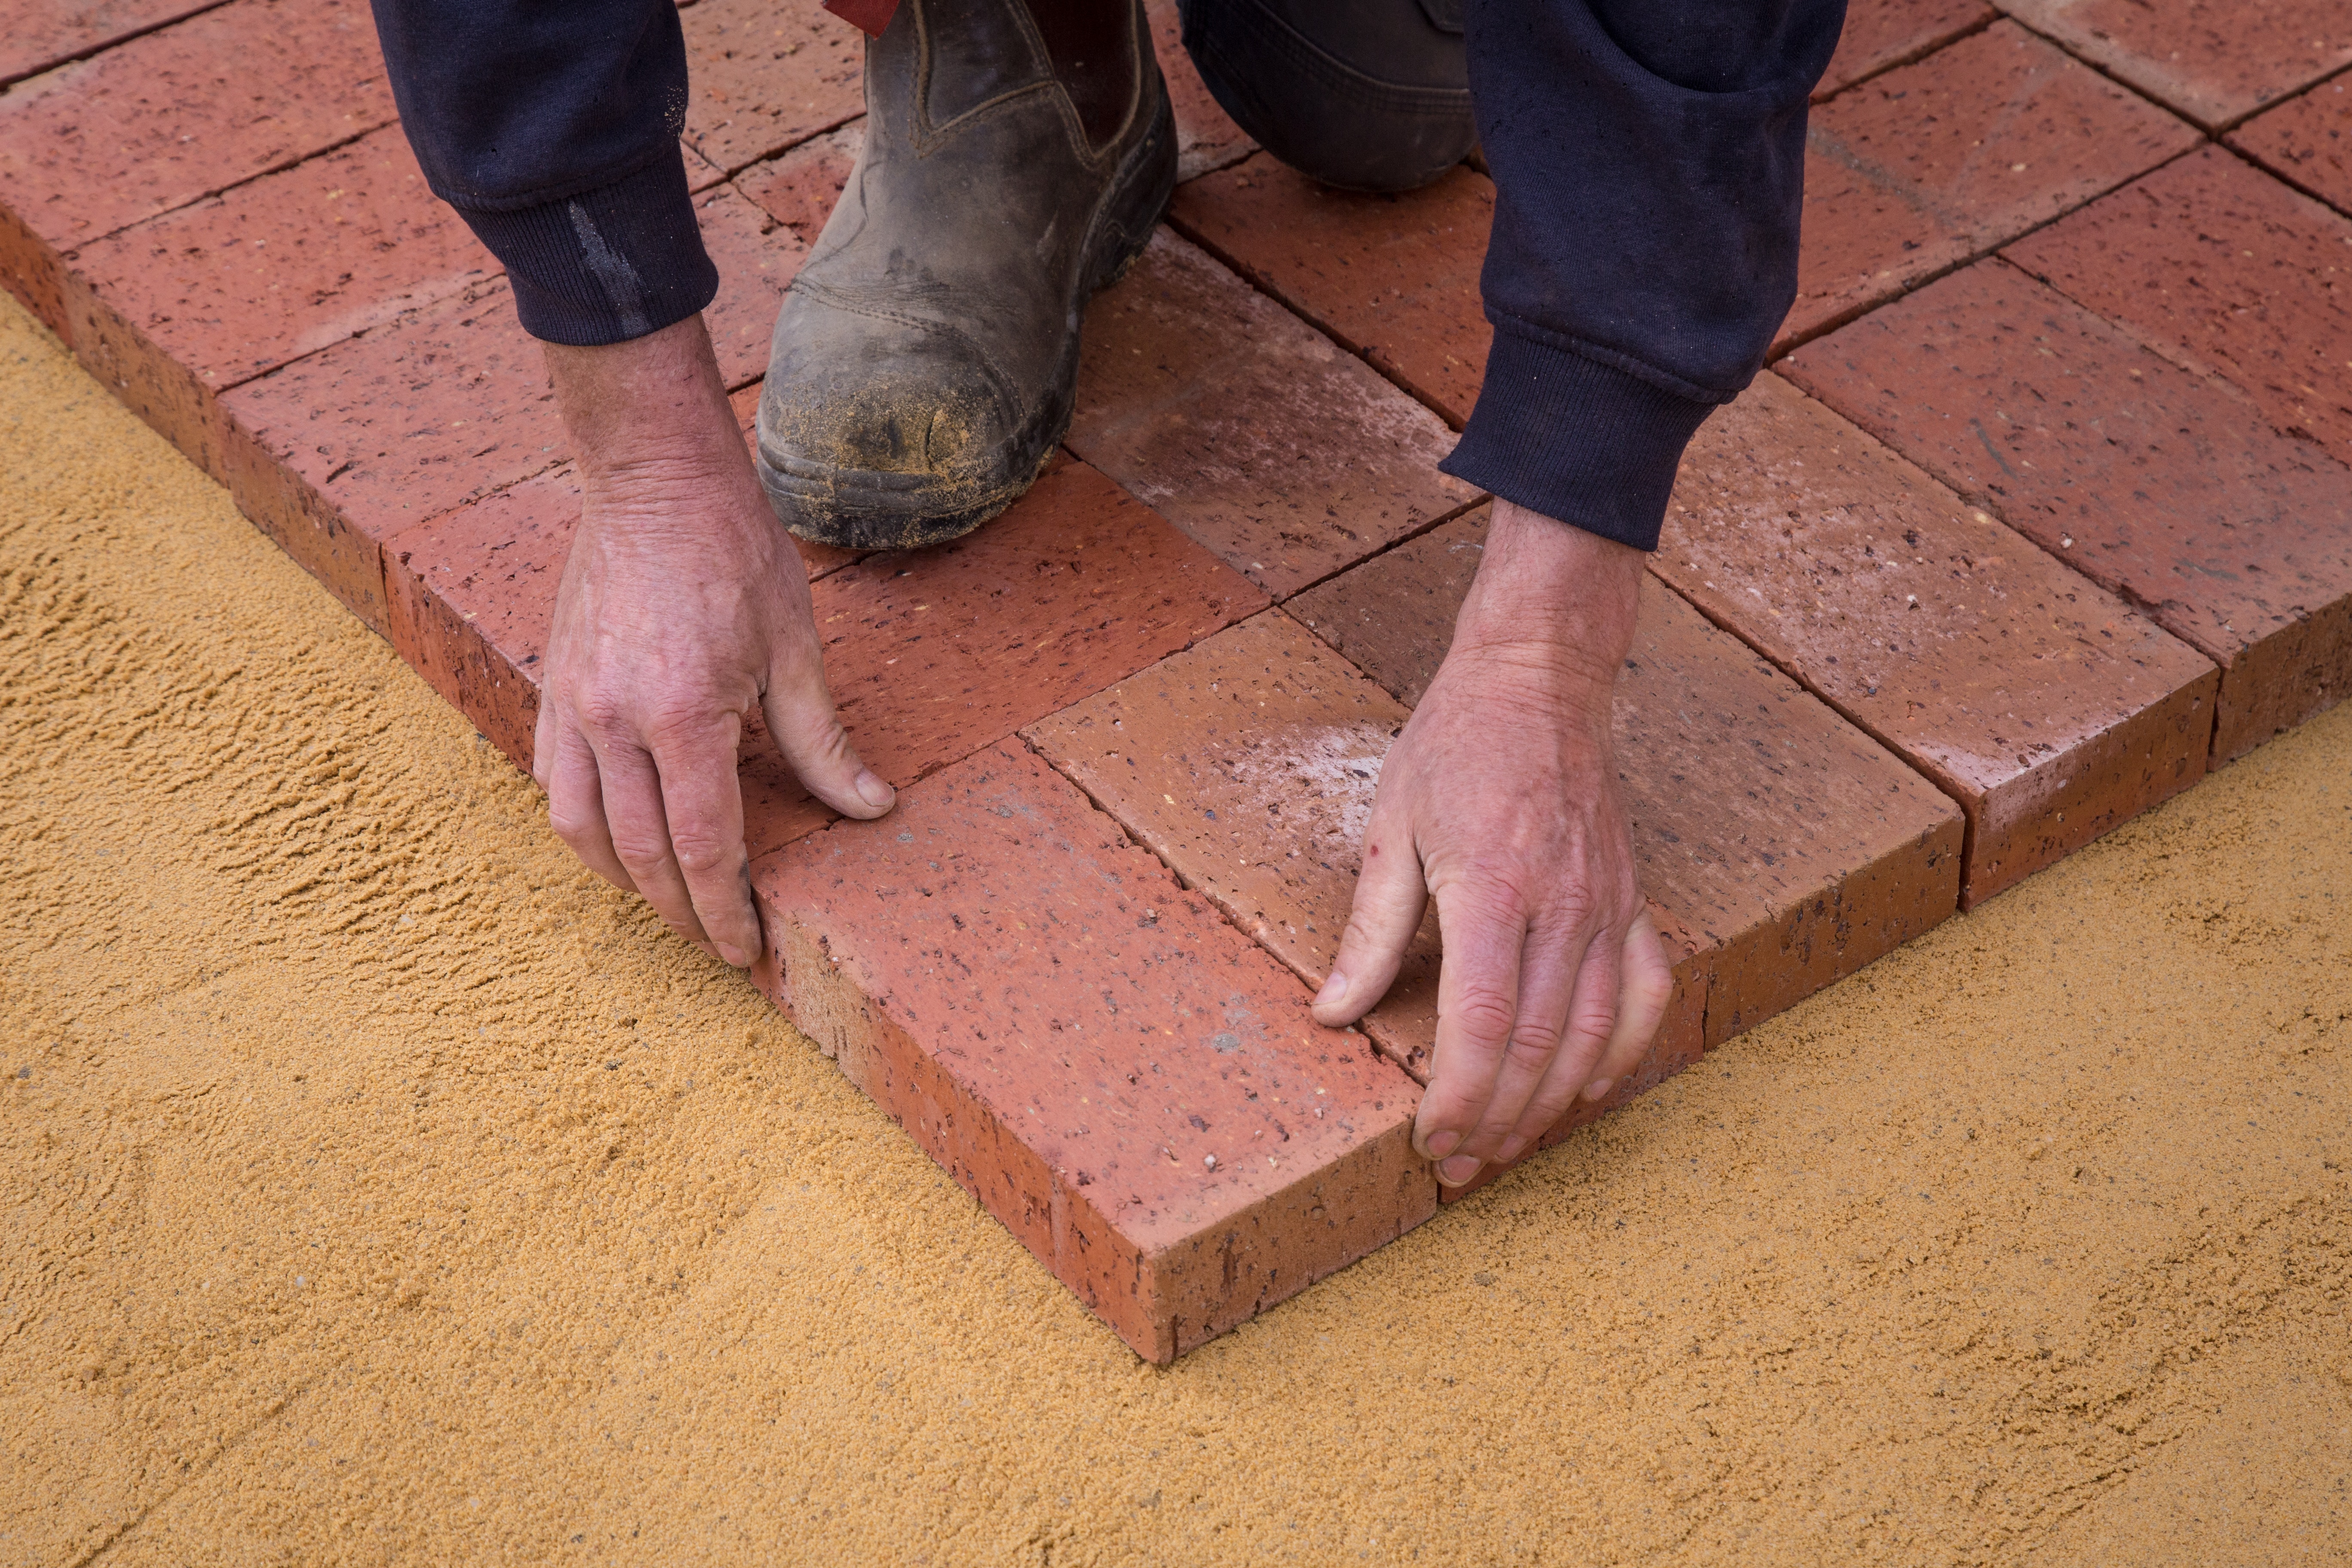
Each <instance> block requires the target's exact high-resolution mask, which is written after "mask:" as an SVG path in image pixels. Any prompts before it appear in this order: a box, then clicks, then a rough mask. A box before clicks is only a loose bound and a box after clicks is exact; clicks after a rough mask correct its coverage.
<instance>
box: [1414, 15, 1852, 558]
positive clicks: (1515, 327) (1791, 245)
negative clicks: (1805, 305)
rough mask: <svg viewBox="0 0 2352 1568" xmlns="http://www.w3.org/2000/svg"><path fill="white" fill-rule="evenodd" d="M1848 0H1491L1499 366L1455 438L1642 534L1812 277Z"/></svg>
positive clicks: (1488, 111)
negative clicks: (1810, 238) (1824, 92)
mask: <svg viewBox="0 0 2352 1568" xmlns="http://www.w3.org/2000/svg"><path fill="white" fill-rule="evenodd" d="M1843 11H1844V5H1843V0H1471V4H1470V7H1469V46H1470V72H1471V87H1472V90H1473V93H1474V95H1475V102H1476V104H1477V113H1478V121H1479V131H1480V134H1481V136H1482V138H1483V142H1484V146H1485V149H1486V159H1487V163H1488V166H1489V167H1490V168H1491V169H1492V170H1493V171H1494V176H1495V184H1496V201H1495V224H1494V232H1493V236H1492V237H1491V239H1490V242H1489V244H1488V247H1487V252H1486V270H1485V273H1484V277H1483V287H1484V291H1485V295H1486V311H1487V315H1488V317H1489V319H1490V320H1491V321H1493V322H1494V325H1495V330H1496V339H1495V343H1494V347H1493V351H1492V353H1491V354H1490V357H1489V361H1488V367H1487V376H1486V388H1485V390H1484V392H1483V393H1482V394H1481V395H1480V397H1479V400H1478V405H1477V408H1476V410H1475V412H1474V414H1473V415H1472V416H1471V419H1470V423H1469V426H1468V427H1467V428H1466V429H1465V432H1464V435H1463V441H1462V445H1461V447H1460V448H1459V449H1458V450H1457V451H1456V452H1455V454H1454V457H1453V458H1450V459H1448V461H1447V463H1446V464H1445V467H1446V468H1447V471H1449V472H1453V473H1456V474H1458V475H1460V476H1461V477H1462V478H1464V479H1469V480H1470V481H1471V482H1473V483H1475V484H1477V485H1480V486H1482V487H1484V488H1486V489H1490V490H1492V491H1494V492H1495V493H1496V494H1497V495H1500V496H1505V497H1507V498H1509V499H1510V500H1515V501H1517V502H1519V503H1520V504H1522V505H1525V506H1528V507H1529V508H1531V509H1533V510H1537V511H1538V512H1542V513H1544V514H1546V515H1548V516H1551V517H1555V518H1559V519H1560V520H1562V521H1567V522H1570V523H1572V524H1575V525H1576V526H1578V527H1580V528H1583V529H1586V530H1589V531H1593V532H1597V533H1600V534H1601V535H1603V536H1604V537H1607V538H1610V539H1614V540H1617V541H1619V542H1622V543H1626V544H1631V545H1633V546H1635V547H1636V548H1639V549H1644V550H1646V549H1650V548H1653V547H1654V545H1655V543H1656V539H1657V532H1658V526H1659V522H1660V521H1661V519H1662V518H1663V517H1664V509H1665V504H1666V497H1667V494H1668V493H1669V491H1670V490H1671V489H1672V486H1673V481H1674V472H1675V464H1676V462H1677V461H1678V460H1679V458H1680V456H1681V452H1682V448H1683V447H1684V446H1685V444H1686V443H1687V442H1688V440H1689V438H1690V436H1691V434H1692V433H1693V432H1694V431H1696V429H1697V427H1698V425H1699V422H1700V421H1701V420H1702V419H1704V418H1705V416H1706V413H1707V411H1708V410H1709V409H1710V408H1711V407H1713V406H1715V405H1717V404H1720V403H1724V402H1728V401H1729V400H1730V399H1731V398H1732V397H1733V396H1734V395H1737V394H1738V391H1739V389H1740V388H1742V387H1743V386H1745V385H1746V384H1748V380H1749V379H1750V378H1751V377H1752V376H1753V375H1754V374H1755V373H1756V371H1757V369H1758V367H1759V365H1760V364H1761V363H1762V362H1763V356H1764V353H1765V350H1766V349H1767V348H1768V347H1769V344H1770V342H1771V338H1772V333H1773V332H1774V331H1775V330H1776V329H1777V328H1778V327H1779V325H1780V320H1781V318H1782V317H1783V316H1784V315H1785V314H1786V313H1787V311H1788V308H1789V305H1790V302H1791V301H1792V300H1793V299H1794V298H1795V292H1796V276H1797V272H1796V268H1797V235H1798V219H1799V214H1800V208H1801V204H1802V199H1803V174H1804V135H1805V100H1806V96H1807V94H1808V93H1809V92H1810V91H1811V87H1812V85H1813V83H1814V82H1815V81H1816V80H1818V79H1819V78H1820V75H1821V72H1822V69H1823V68H1826V66H1827V64H1828V61H1829V57H1830V53H1831V51H1832V49H1833V48H1834V47H1836V43H1837V34H1838V29H1839V26H1840V23H1841V22H1842V20H1843Z"/></svg>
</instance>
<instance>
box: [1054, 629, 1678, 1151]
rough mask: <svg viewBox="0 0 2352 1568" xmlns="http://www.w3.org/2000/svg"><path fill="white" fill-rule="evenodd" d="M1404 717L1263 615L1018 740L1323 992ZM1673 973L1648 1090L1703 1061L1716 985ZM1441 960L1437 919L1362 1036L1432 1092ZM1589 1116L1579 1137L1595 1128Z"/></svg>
mask: <svg viewBox="0 0 2352 1568" xmlns="http://www.w3.org/2000/svg"><path fill="white" fill-rule="evenodd" d="M1408 716H1409V715H1408V713H1407V710H1405V708H1404V706H1403V705H1402V703H1400V702H1398V701H1397V700H1395V699H1394V698H1392V697H1391V696H1390V695H1389V694H1388V693H1387V692H1385V691H1383V690H1381V688H1380V687H1379V686H1377V685H1375V684H1374V683H1373V682H1371V681H1370V680H1368V679H1365V678H1364V676H1363V674H1362V672H1361V671H1360V670H1358V669H1357V668H1355V667H1354V666H1353V665H1350V664H1349V663H1348V662H1347V661H1346V660H1345V659H1342V658H1339V657H1338V656H1337V655H1335V654H1334V653H1332V652H1331V650H1330V649H1329V648H1328V647H1326V646H1324V644H1323V643H1322V642H1321V641H1319V640H1318V639H1317V638H1316V637H1314V636H1313V635H1312V634H1311V633H1309V632H1308V631H1307V629H1306V628H1305V627H1303V626H1300V625H1299V624H1298V623H1297V621H1295V620H1293V619H1291V618H1290V617H1289V616H1286V615H1285V614H1283V613H1282V612H1281V611H1279V610H1269V611H1267V612H1266V613H1265V614H1264V615H1261V616H1253V617H1252V618H1251V619H1249V620H1247V621H1244V622H1243V623H1242V624H1241V625H1239V626H1234V627H1231V628H1229V629H1227V630H1225V631H1223V632H1220V633H1218V634H1217V635H1216V636H1215V637H1211V638H1209V639H1208V640H1207V641H1206V642H1204V643H1202V644H1200V645H1199V646H1198V647H1193V648H1192V649H1190V650H1188V651H1186V652H1184V653H1180V654H1176V655H1173V656H1171V658H1166V659H1163V660H1161V661H1160V663H1158V664H1156V665H1153V666H1152V667H1151V668H1149V669H1146V670H1144V671H1142V672H1141V673H1139V674H1138V675H1135V676H1133V677H1130V678H1129V679H1127V680H1124V681H1121V682H1120V683H1119V684H1118V685H1117V686H1114V687H1111V688H1110V689H1108V690H1106V691H1103V692H1100V693H1098V694H1097V695H1096V696H1094V697H1091V698H1089V699H1087V700H1086V701H1084V702H1081V703H1078V704H1077V705H1076V706H1075V707H1072V708H1068V709H1065V710H1063V711H1061V712H1059V713H1056V714H1055V715H1054V716H1053V717H1052V718H1050V719H1045V720H1043V721H1039V722H1038V723H1035V724H1033V725H1031V726H1030V727H1029V728H1028V729H1026V730H1024V731H1022V734H1023V736H1024V738H1025V739H1027V740H1028V741H1029V742H1031V743H1032V744H1033V745H1034V746H1036V747H1037V748H1038V749H1039V750H1040V751H1041V752H1044V753H1045V756H1046V758H1047V759H1048V760H1049V761H1051V762H1052V763H1053V764H1054V766H1055V768H1056V769H1057V770H1058V771H1059V772H1061V773H1064V774H1065V775H1066V776H1067V777H1069V778H1070V779H1071V780H1072V781H1073V782H1075V783H1076V784H1077V785H1078V787H1080V788H1081V789H1083V790H1085V791H1086V792H1087V795H1090V796H1091V797H1093V799H1094V800H1095V802H1096V803H1097V805H1101V806H1102V807H1103V809H1104V810H1106V811H1108V812H1109V813H1110V814H1111V815H1112V816H1116V817H1118V819H1119V821H1120V823H1121V824H1122V825H1123V826H1125V827H1126V828H1127V830H1128V831H1129V833H1131V834H1133V835H1134V836H1135V837H1136V838H1137V839H1138V840H1139V841H1140V842H1141V843H1142V844H1143V845H1144V846H1145V847H1148V848H1150V850H1151V851H1152V852H1153V853H1154V854H1156V855H1158V856H1159V857H1160V859H1162V860H1163V861H1165V862H1167V864H1168V865H1169V867H1170V868H1171V869H1173V870H1174V871H1175V872H1176V874H1177V875H1178V876H1179V877H1180V878H1181V879H1183V882H1184V885H1185V886H1186V887H1188V888H1191V889H1194V890H1195V891H1198V892H1200V893H1202V894H1204V895H1205V896H1206V897H1207V898H1208V899H1209V900H1210V901H1211V902H1213V903H1214V904H1215V905H1216V906H1217V907H1218V908H1219V909H1221V910H1224V911H1225V914H1226V916H1227V918H1229V919H1231V920H1232V921H1234V923H1235V924H1237V925H1239V926H1241V927H1242V929H1243V930H1244V931H1248V932H1249V933H1250V934H1251V935H1252V936H1254V937H1255V938H1256V939H1257V941H1258V942H1260V943H1262V944H1263V945H1264V946H1265V948H1266V949H1267V950H1268V951H1269V952H1273V953H1274V955H1275V956H1276V958H1278V959H1280V960H1281V961H1282V962H1283V963H1285V964H1286V965H1287V966H1288V967H1289V968H1290V970H1291V972H1292V973H1296V974H1297V975H1298V976H1299V978H1300V979H1302V980H1304V981H1305V982H1307V984H1309V985H1310V986H1319V985H1320V984H1322V983H1323V978H1324V976H1325V975H1327V974H1328V973H1330V968H1331V961H1332V958H1333V957H1334V956H1335V954H1336V953H1337V952H1338V950H1339V933H1340V931H1342V930H1343V929H1344V928H1345V927H1346V925H1347V921H1348V910H1349V902H1350V900H1352V899H1353V897H1354V893H1355V882H1356V873H1357V871H1358V869H1359V868H1360V865H1361V855H1360V843H1361V840H1362V837H1363V829H1364V823H1365V820H1366V818H1367V817H1368V816H1370V811H1371V805H1372V792H1373V790H1374V789H1375V788H1376V787H1377V785H1378V784H1379V782H1380V772H1381V758H1382V757H1384V756H1385V755H1386V754H1387V752H1388V748H1389V744H1390V742H1391V741H1392V740H1393V739H1394V738H1395V736H1396V733H1397V731H1399V730H1401V729H1402V728H1403V727H1404V721H1405V720H1406V718H1407V717H1408ZM1661 914H1662V916H1664V920H1663V921H1662V923H1664V924H1665V925H1667V926H1668V928H1669V929H1672V930H1675V931H1676V934H1678V935H1679V934H1680V931H1679V928H1678V927H1676V926H1675V925H1674V924H1673V921H1672V917H1671V916H1669V915H1664V911H1661ZM1676 957H1677V958H1678V959H1680V960H1681V962H1680V963H1678V964H1677V973H1676V994H1675V1001H1676V1003H1677V1004H1678V1005H1675V1007H1674V1008H1673V1009H1672V1010H1671V1011H1670V1014H1669V1024H1670V1027H1668V1028H1667V1029H1665V1030H1663V1031H1662V1032H1661V1037H1660V1039H1659V1042H1658V1044H1657V1046H1656V1047H1655V1048H1654V1052H1653V1057H1652V1061H1651V1063H1650V1064H1649V1065H1650V1066H1651V1067H1653V1068H1658V1069H1661V1070H1657V1071H1653V1072H1645V1073H1637V1074H1635V1075H1633V1079H1629V1082H1639V1083H1641V1084H1642V1086H1643V1088H1649V1087H1654V1086H1655V1084H1656V1083H1657V1082H1658V1081H1659V1080H1660V1079H1663V1078H1664V1077H1665V1076H1667V1075H1668V1074H1669V1073H1671V1072H1673V1071H1675V1070H1678V1069H1679V1068H1682V1067H1685V1066H1687V1065H1688V1064H1689V1063H1690V1062H1691V1061H1692V1060H1695V1059H1696V1058H1697V1056H1698V1054H1699V1052H1700V1050H1701V1049H1702V1048H1703V1046H1704V1040H1705V1026H1706V1020H1705V1013H1706V1009H1705V1003H1706V978H1705V974H1704V973H1703V972H1702V970H1701V968H1700V965H1699V964H1698V963H1696V962H1695V961H1693V959H1692V958H1691V957H1690V955H1689V952H1688V951H1687V949H1686V948H1685V949H1681V950H1680V951H1677V952H1676ZM1437 959H1438V931H1437V917H1436V913H1435V910H1431V911H1430V913H1429V914H1428V916H1427V917H1426V918H1425V919H1424V920H1423V922H1422V929H1421V932H1420V935H1419V936H1418V938H1417V939H1416V940H1415V942H1414V944H1413V948H1412V952H1411V954H1410V955H1409V956H1408V958H1407V960H1406V965H1405V970H1404V973H1402V974H1400V975H1399V976H1398V979H1397V983H1396V984H1395V985H1394V986H1392V987H1391V989H1390V992H1389V997H1388V1000H1387V1001H1385V1002H1384V1003H1383V1004H1382V1005H1381V1006H1380V1007H1378V1008H1375V1009H1374V1010H1373V1012H1372V1014H1371V1016H1370V1017H1368V1018H1366V1019H1365V1021H1364V1025H1363V1028H1364V1031H1365V1033H1366V1034H1368V1035H1370V1037H1372V1039H1373V1041H1374V1042H1375V1043H1376V1044H1378V1045H1379V1046H1380V1047H1381V1050H1382V1051H1384V1052H1385V1053H1386V1054H1387V1055H1388V1057H1389V1058H1390V1059H1391V1060H1392V1061H1394V1062H1396V1063H1397V1065H1398V1066H1400V1067H1402V1068H1404V1069H1405V1071H1407V1072H1408V1073H1411V1074H1412V1076H1413V1077H1414V1078H1415V1079H1418V1080H1421V1081H1424V1082H1425V1081H1427V1079H1428V1077H1429V1072H1430V1063H1431V1057H1432V1052H1433V1049H1434V1047H1435V1045H1436V1035H1437ZM1637 1092H1638V1091H1637ZM1586 1109H1587V1110H1589V1112H1590V1114H1583V1115H1578V1116H1574V1117H1571V1118H1570V1121H1571V1122H1572V1123H1574V1124H1577V1125H1581V1124H1582V1122H1584V1121H1590V1120H1591V1115H1595V1114H1599V1111H1600V1110H1601V1108H1600V1107H1591V1108H1586ZM1563 1131H1564V1130H1563Z"/></svg>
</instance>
